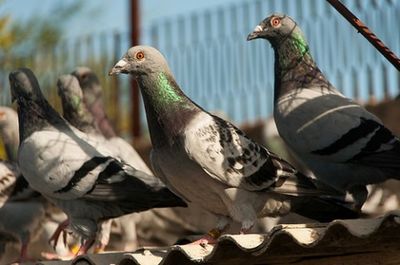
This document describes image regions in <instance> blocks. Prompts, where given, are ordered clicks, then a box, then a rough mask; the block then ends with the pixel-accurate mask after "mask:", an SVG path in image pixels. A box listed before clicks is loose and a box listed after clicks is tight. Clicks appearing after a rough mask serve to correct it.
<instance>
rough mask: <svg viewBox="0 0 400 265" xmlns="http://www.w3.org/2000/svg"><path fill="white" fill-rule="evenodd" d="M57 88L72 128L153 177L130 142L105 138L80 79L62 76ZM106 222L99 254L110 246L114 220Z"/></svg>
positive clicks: (101, 234)
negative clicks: (95, 138) (87, 104)
mask: <svg viewBox="0 0 400 265" xmlns="http://www.w3.org/2000/svg"><path fill="white" fill-rule="evenodd" d="M57 87H58V95H59V96H60V98H61V103H62V109H63V117H64V118H65V119H66V120H67V121H68V122H69V123H70V124H71V125H72V126H74V127H75V128H77V129H78V130H80V131H82V132H84V133H87V134H89V135H93V136H95V137H98V138H99V140H100V141H104V142H108V144H109V145H108V146H109V148H110V149H112V150H113V151H114V152H113V154H114V156H115V157H117V158H119V159H121V160H122V161H123V162H125V163H127V164H129V165H130V166H132V167H135V168H136V169H139V170H141V171H143V172H145V173H147V174H150V175H152V172H151V170H150V169H149V168H148V166H147V165H146V164H145V162H144V161H143V159H142V158H141V157H140V156H139V154H138V153H137V152H136V150H135V149H134V148H133V147H132V146H131V145H130V144H129V143H128V142H126V141H125V140H123V139H122V138H120V137H117V136H114V137H112V138H109V139H105V138H104V137H103V135H102V134H101V131H100V130H99V128H98V126H97V124H96V122H95V119H94V117H93V115H92V113H91V112H89V111H88V109H87V107H86V105H85V104H84V96H83V92H82V89H81V87H80V85H79V82H78V79H77V78H76V77H75V76H73V75H62V76H60V77H59V78H58V81H57ZM105 144H106V143H105ZM131 221H132V220H131ZM105 222H106V223H107V224H106V223H105V224H102V225H100V231H99V233H98V236H99V238H98V239H97V240H96V241H98V242H99V244H98V246H96V251H97V252H100V251H102V250H104V249H105V247H106V246H107V245H108V240H109V237H110V235H109V233H110V232H111V222H112V220H111V219H110V220H107V221H105ZM134 225H135V224H134V223H130V224H129V226H134ZM61 228H62V227H60V229H61ZM107 233H108V234H107ZM58 236H59V234H56V235H54V236H53V237H52V239H53V240H54V242H57V237H58Z"/></svg>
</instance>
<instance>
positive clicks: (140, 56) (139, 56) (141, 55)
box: [135, 52, 144, 60]
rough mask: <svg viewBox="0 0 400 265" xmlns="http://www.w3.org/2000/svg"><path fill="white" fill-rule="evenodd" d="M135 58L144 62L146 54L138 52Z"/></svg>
mask: <svg viewBox="0 0 400 265" xmlns="http://www.w3.org/2000/svg"><path fill="white" fill-rule="evenodd" d="M135 57H136V59H138V60H143V59H144V53H143V52H137V53H136V55H135Z"/></svg>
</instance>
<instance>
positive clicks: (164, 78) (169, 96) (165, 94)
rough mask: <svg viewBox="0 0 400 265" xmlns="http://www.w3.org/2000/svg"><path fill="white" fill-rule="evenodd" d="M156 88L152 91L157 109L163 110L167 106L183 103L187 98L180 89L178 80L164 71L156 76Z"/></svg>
mask: <svg viewBox="0 0 400 265" xmlns="http://www.w3.org/2000/svg"><path fill="white" fill-rule="evenodd" d="M155 86H156V89H152V91H148V92H150V94H152V95H151V97H152V100H153V106H154V108H155V109H156V111H161V110H162V109H164V108H165V107H168V106H175V105H177V104H182V103H184V102H185V100H186V99H187V98H186V96H185V95H184V94H183V92H182V91H181V90H180V88H179V87H178V85H177V84H176V82H175V81H174V80H173V79H172V78H170V76H169V75H167V74H166V73H164V72H160V73H158V74H157V75H156V78H155Z"/></svg>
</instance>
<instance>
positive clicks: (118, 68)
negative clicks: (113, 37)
mask: <svg viewBox="0 0 400 265" xmlns="http://www.w3.org/2000/svg"><path fill="white" fill-rule="evenodd" d="M128 65H129V64H128V62H127V61H126V59H125V58H122V59H121V60H119V61H118V63H116V64H115V65H114V67H113V68H112V69H111V70H110V72H108V75H118V74H120V73H124V74H126V73H128V71H127V70H126V68H127V66H128Z"/></svg>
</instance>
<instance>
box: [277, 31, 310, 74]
mask: <svg viewBox="0 0 400 265" xmlns="http://www.w3.org/2000/svg"><path fill="white" fill-rule="evenodd" d="M274 48H275V51H276V55H277V58H276V59H277V63H278V65H277V66H279V68H280V69H281V70H282V74H284V73H285V70H290V69H292V68H294V67H296V65H298V64H299V62H301V61H302V60H307V61H310V62H312V61H313V59H312V56H311V54H310V51H309V47H308V43H307V40H306V39H305V38H304V36H303V34H302V33H301V32H296V31H294V32H292V34H291V35H290V36H289V37H288V38H287V39H284V40H282V41H281V42H280V43H279V44H277V45H276V46H275V47H274Z"/></svg>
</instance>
